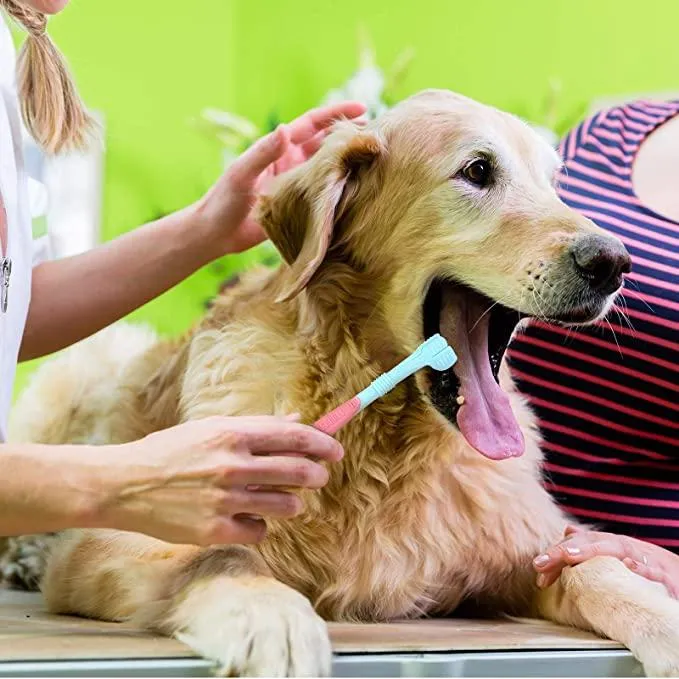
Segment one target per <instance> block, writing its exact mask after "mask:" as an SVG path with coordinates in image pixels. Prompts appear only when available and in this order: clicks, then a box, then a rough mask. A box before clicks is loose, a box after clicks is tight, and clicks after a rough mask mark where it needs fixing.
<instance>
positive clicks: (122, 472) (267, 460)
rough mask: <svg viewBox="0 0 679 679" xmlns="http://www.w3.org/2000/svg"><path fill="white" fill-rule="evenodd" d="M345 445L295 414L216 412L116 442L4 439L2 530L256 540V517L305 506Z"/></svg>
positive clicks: (0, 449)
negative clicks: (306, 492) (304, 493)
mask: <svg viewBox="0 0 679 679" xmlns="http://www.w3.org/2000/svg"><path fill="white" fill-rule="evenodd" d="M341 456H342V449H341V447H340V445H339V444H338V443H337V442H336V441H334V440H333V439H331V438H330V437H328V436H326V435H325V434H322V433H321V432H318V431H316V430H314V429H312V428H310V427H306V426H303V425H301V424H298V423H297V422H294V421H292V420H291V419H282V418H276V417H238V418H209V419H205V420H197V421H194V422H188V423H185V424H182V425H179V426H177V427H173V428H172V429H169V430H165V431H161V432H157V433H154V434H151V435H149V436H147V437H146V438H144V439H141V440H139V441H136V442H134V443H130V444H122V445H117V446H100V447H96V446H77V445H64V446H45V445H33V444H1V445H0V463H1V464H2V468H3V469H4V470H6V471H8V472H9V473H3V474H2V475H0V535H3V536H8V535H21V534H31V533H40V532H52V531H59V530H64V529H67V528H87V527H89V528H116V529H120V530H130V531H137V532H143V533H146V534H148V535H152V536H154V537H157V538H160V539H162V540H167V541H169V542H179V543H192V544H217V543H252V542H258V541H259V540H261V539H262V538H263V537H264V534H265V532H266V525H265V523H264V522H263V521H262V520H261V519H258V518H256V517H272V518H277V519H285V518H291V517H293V516H296V515H297V514H299V513H300V512H301V511H302V502H301V500H300V498H299V497H297V495H296V494H295V493H294V492H292V491H296V490H300V489H315V488H320V487H321V486H323V485H325V483H326V482H327V480H328V472H327V470H326V469H325V467H324V466H323V465H322V464H321V463H320V462H316V461H314V460H319V461H322V462H330V463H332V462H335V461H337V460H339V459H340V458H341Z"/></svg>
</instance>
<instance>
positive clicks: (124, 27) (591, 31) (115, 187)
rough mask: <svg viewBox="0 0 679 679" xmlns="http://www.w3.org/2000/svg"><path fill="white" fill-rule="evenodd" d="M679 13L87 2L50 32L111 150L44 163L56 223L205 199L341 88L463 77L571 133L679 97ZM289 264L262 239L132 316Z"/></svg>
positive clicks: (244, 1)
mask: <svg viewBox="0 0 679 679" xmlns="http://www.w3.org/2000/svg"><path fill="white" fill-rule="evenodd" d="M677 25H679V1H677V0H647V1H646V2H643V3H641V2H639V0H596V2H595V1H594V0H514V1H513V2H506V1H504V0H475V1H471V0H469V1H466V2H464V1H462V0H419V1H418V2H407V1H404V0H401V1H399V0H390V1H387V0H372V1H371V0H344V1H343V2H339V1H337V0H328V1H326V2H323V1H322V0H321V1H319V0H284V1H283V0H188V1H185V2H179V0H142V1H140V0H116V2H107V1H105V0H73V2H72V3H71V5H70V6H69V7H68V8H67V9H66V10H65V11H64V12H63V13H62V14H61V15H59V16H58V17H56V18H54V19H53V20H52V21H51V22H50V33H51V34H52V36H53V38H54V40H55V42H56V43H57V44H58V45H59V47H60V48H61V50H62V51H63V52H64V53H65V54H66V56H67V58H68V60H69V61H70V64H71V66H72V69H73V71H74V72H75V75H76V79H77V82H78V85H79V89H80V90H81V93H82V95H83V97H84V99H85V101H86V102H87V103H88V104H89V106H90V107H91V108H92V109H94V110H95V111H96V112H97V114H98V115H99V116H100V118H101V120H102V122H103V130H104V147H103V149H102V150H101V152H99V153H94V154H93V155H91V156H89V157H85V158H70V159H69V158H65V159H61V160H60V161H58V163H57V164H54V165H53V166H51V167H50V166H49V165H48V166H47V167H43V166H42V165H41V161H40V159H39V158H36V157H34V158H33V161H32V165H34V166H35V168H36V169H35V173H36V174H38V175H40V176H38V177H36V178H37V179H41V180H43V181H44V182H45V183H46V184H47V185H48V190H49V192H50V193H54V192H55V191H54V190H55V188H58V189H59V193H60V194H61V196H62V198H61V199H60V200H61V203H59V199H57V202H56V203H55V202H54V201H52V212H51V213H50V212H49V211H48V214H47V218H48V222H49V221H50V219H52V220H53V221H54V222H55V225H54V226H55V232H58V236H59V244H58V245H59V248H60V252H61V253H62V254H66V253H68V252H71V251H78V250H80V249H83V248H84V247H89V246H91V245H92V244H93V243H95V242H97V241H102V240H107V239H110V238H113V237H115V236H116V235H118V234H120V233H123V232H125V231H126V230H129V229H131V228H134V227H135V226H138V225H140V224H142V223H144V222H147V221H150V220H153V219H155V218H157V217H158V216H161V215H163V214H166V213H168V212H171V211H173V210H175V209H178V208H181V207H183V206H185V205H187V204H188V203H190V202H192V201H194V200H196V199H197V198H199V197H200V195H201V194H202V193H203V192H204V191H206V190H207V188H208V187H209V186H210V184H211V183H212V182H213V181H214V180H215V178H216V177H217V175H218V174H219V172H220V171H221V169H222V168H223V167H224V164H225V163H228V159H229V157H230V155H231V154H233V153H235V152H237V151H238V150H239V149H240V148H243V147H245V146H246V145H247V143H248V142H249V140H250V139H251V138H252V137H253V135H254V136H256V134H259V133H262V132H265V131H267V130H268V129H269V128H270V127H271V126H272V125H273V124H275V123H276V122H277V121H279V120H282V121H287V120H289V119H291V118H292V117H294V116H296V115H298V114H300V113H302V112H303V111H304V110H306V109H308V108H310V107H313V106H316V105H318V104H319V103H320V102H322V101H323V100H325V99H326V98H327V97H328V96H330V97H333V96H334V97H338V96H345V95H347V94H349V95H352V96H361V97H363V98H364V99H369V100H370V101H369V102H368V103H371V104H374V106H375V108H379V107H380V106H383V105H389V104H391V103H394V102H396V101H398V100H399V99H401V98H403V97H405V96H407V95H409V94H411V93H413V92H416V91H418V90H420V89H423V88H428V87H443V88H449V89H453V90H456V91H459V92H461V93H463V94H466V95H468V96H471V97H474V98H476V99H479V100H482V101H484V102H486V103H489V104H493V105H495V106H498V107H500V108H503V109H505V110H508V111H511V112H514V113H516V114H518V115H520V116H522V117H524V118H526V119H527V120H528V121H530V122H532V123H533V124H535V125H538V126H540V127H541V128H542V129H543V130H544V132H545V134H546V135H548V136H550V138H553V139H554V140H555V143H556V139H557V137H558V135H560V134H562V133H563V132H565V131H566V130H567V129H568V128H569V127H570V126H572V125H573V124H575V123H577V122H578V120H579V119H580V118H582V117H583V116H584V115H585V114H586V113H587V112H588V111H589V110H591V109H592V108H596V107H597V106H598V105H601V106H603V105H604V103H605V102H607V101H609V100H611V99H614V100H617V99H620V98H623V99H624V98H628V97H630V98H631V97H633V96H636V95H639V94H642V95H647V94H660V96H672V94H671V93H672V92H674V91H675V90H676V91H679V49H677V30H676V27H677ZM17 40H20V36H17ZM357 71H359V74H358V76H356V72H357ZM352 76H355V77H354V80H353V81H351V82H350V83H349V84H348V85H347V83H348V81H349V80H350V79H351V78H352ZM337 88H340V90H341V88H345V89H344V90H341V91H339V92H337V91H335V92H331V90H336V89H337ZM329 93H330V94H329ZM233 116H238V117H237V118H234V117H233ZM29 152H31V153H33V152H34V150H29ZM69 186H71V189H72V191H71V194H69V193H68V189H69ZM64 195H66V198H64ZM50 200H52V198H51V197H50ZM64 201H66V202H65V203H64ZM69 212H70V213H72V214H78V215H79V220H80V221H79V222H78V224H74V225H73V226H72V228H71V229H70V232H71V236H68V235H66V236H64V235H63V234H64V233H66V234H68V232H69V229H68V228H67V227H68V226H69V225H68V222H67V220H66V218H65V217H64V214H65V213H69ZM49 226H50V230H52V225H51V224H50V225H49ZM69 238H70V241H69ZM64 239H65V240H64ZM274 260H275V253H272V252H271V250H270V249H269V248H267V247H266V246H265V247H263V248H260V249H258V250H257V251H255V252H253V253H248V254H246V255H242V256H240V257H235V258H231V259H227V260H223V261H219V262H217V263H215V264H214V265H212V266H210V267H207V268H206V269H205V270H203V271H201V272H199V273H198V274H196V275H195V276H193V277H192V278H191V279H190V280H188V281H186V282H185V283H183V284H182V285H180V286H178V287H177V288H176V289H174V290H172V291H170V292H168V293H167V294H166V295H164V296H163V297H162V298H160V299H158V300H156V301H155V302H153V303H151V304H149V305H147V306H146V307H144V308H143V309H141V310H139V311H138V312H137V313H136V314H134V318H135V319H136V320H141V321H143V322H147V323H150V324H152V325H153V326H155V327H156V328H157V329H158V330H159V331H160V332H162V333H178V332H180V331H182V330H184V329H185V328H186V327H187V326H189V325H190V324H191V323H192V322H193V321H195V320H196V319H197V318H198V317H199V316H200V314H201V313H203V310H204V305H205V302H206V301H207V300H208V299H209V298H210V297H212V296H213V295H214V293H215V291H216V290H217V288H218V286H219V284H220V282H221V281H222V280H224V279H225V278H228V277H229V276H230V275H232V274H233V273H234V272H237V271H238V270H241V269H242V268H244V267H248V266H251V265H253V264H255V263H257V262H259V261H265V262H271V261H274ZM33 367H34V365H31V364H29V365H24V366H22V369H21V371H20V376H19V384H18V385H17V387H18V388H20V387H21V385H22V383H24V382H25V379H26V377H27V375H28V374H29V372H30V371H31V370H32V369H33Z"/></svg>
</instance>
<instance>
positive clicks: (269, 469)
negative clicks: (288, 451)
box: [223, 455, 329, 490]
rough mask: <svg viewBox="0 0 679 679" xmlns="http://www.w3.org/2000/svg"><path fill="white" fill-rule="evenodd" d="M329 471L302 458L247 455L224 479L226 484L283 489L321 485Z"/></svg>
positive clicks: (312, 487)
mask: <svg viewBox="0 0 679 679" xmlns="http://www.w3.org/2000/svg"><path fill="white" fill-rule="evenodd" d="M328 478H329V474H328V470H327V469H326V468H325V467H323V466H322V465H320V464H318V463H316V462H312V461H311V460H307V459H306V458H303V457H285V456H279V455H276V456H273V455H271V456H266V457H251V458H246V461H245V463H244V464H243V465H242V466H241V467H239V468H236V469H231V470H229V472H228V473H227V474H226V476H225V477H224V479H223V484H224V485H226V486H275V487H283V488H310V489H313V490H316V489H318V488H322V487H323V486H324V485H325V484H326V483H327V482H328Z"/></svg>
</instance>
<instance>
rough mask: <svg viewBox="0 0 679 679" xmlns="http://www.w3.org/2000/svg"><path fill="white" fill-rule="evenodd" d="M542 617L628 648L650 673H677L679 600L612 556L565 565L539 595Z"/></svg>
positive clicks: (647, 673)
mask: <svg viewBox="0 0 679 679" xmlns="http://www.w3.org/2000/svg"><path fill="white" fill-rule="evenodd" d="M538 612H539V614H540V615H541V616H543V617H545V618H547V619H549V620H553V621H555V622H559V623H562V624H567V625H573V626H575V627H579V628H583V629H588V630H592V631H594V632H597V633H598V634H601V635H603V636H605V637H608V638H609V639H613V640H614V641H618V642H620V643H622V644H624V645H625V646H627V648H629V649H630V650H631V651H632V653H634V655H635V656H636V658H637V659H638V660H639V661H640V662H641V663H642V664H643V666H644V670H645V672H646V675H647V676H649V677H676V676H679V601H677V600H675V599H673V598H671V597H670V596H669V595H668V594H667V592H666V590H665V588H664V587H663V586H662V585H659V584H658V583H655V582H650V581H648V580H646V579H644V578H642V577H640V576H639V575H636V574H635V573H633V572H632V571H630V570H629V569H628V568H626V567H625V566H624V565H623V563H622V562H621V561H619V560H618V559H614V558H611V557H596V558H594V559H591V560H589V561H586V562H584V563H582V564H580V565H578V566H575V567H573V568H566V569H564V571H563V572H562V574H561V577H560V579H559V580H558V581H557V582H556V583H555V584H554V585H552V586H551V587H550V588H549V589H547V590H545V591H543V592H540V594H539V595H538Z"/></svg>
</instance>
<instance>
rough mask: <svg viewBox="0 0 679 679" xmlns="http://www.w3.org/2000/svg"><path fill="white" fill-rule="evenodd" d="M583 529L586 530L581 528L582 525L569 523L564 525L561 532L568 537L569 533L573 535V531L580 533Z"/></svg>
mask: <svg viewBox="0 0 679 679" xmlns="http://www.w3.org/2000/svg"><path fill="white" fill-rule="evenodd" d="M585 530H586V529H585V528H583V527H582V526H575V525H573V524H571V523H569V524H568V525H567V526H566V528H565V530H564V532H563V534H564V536H566V537H569V536H570V535H574V534H575V533H582V532H584V531H585Z"/></svg>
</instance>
